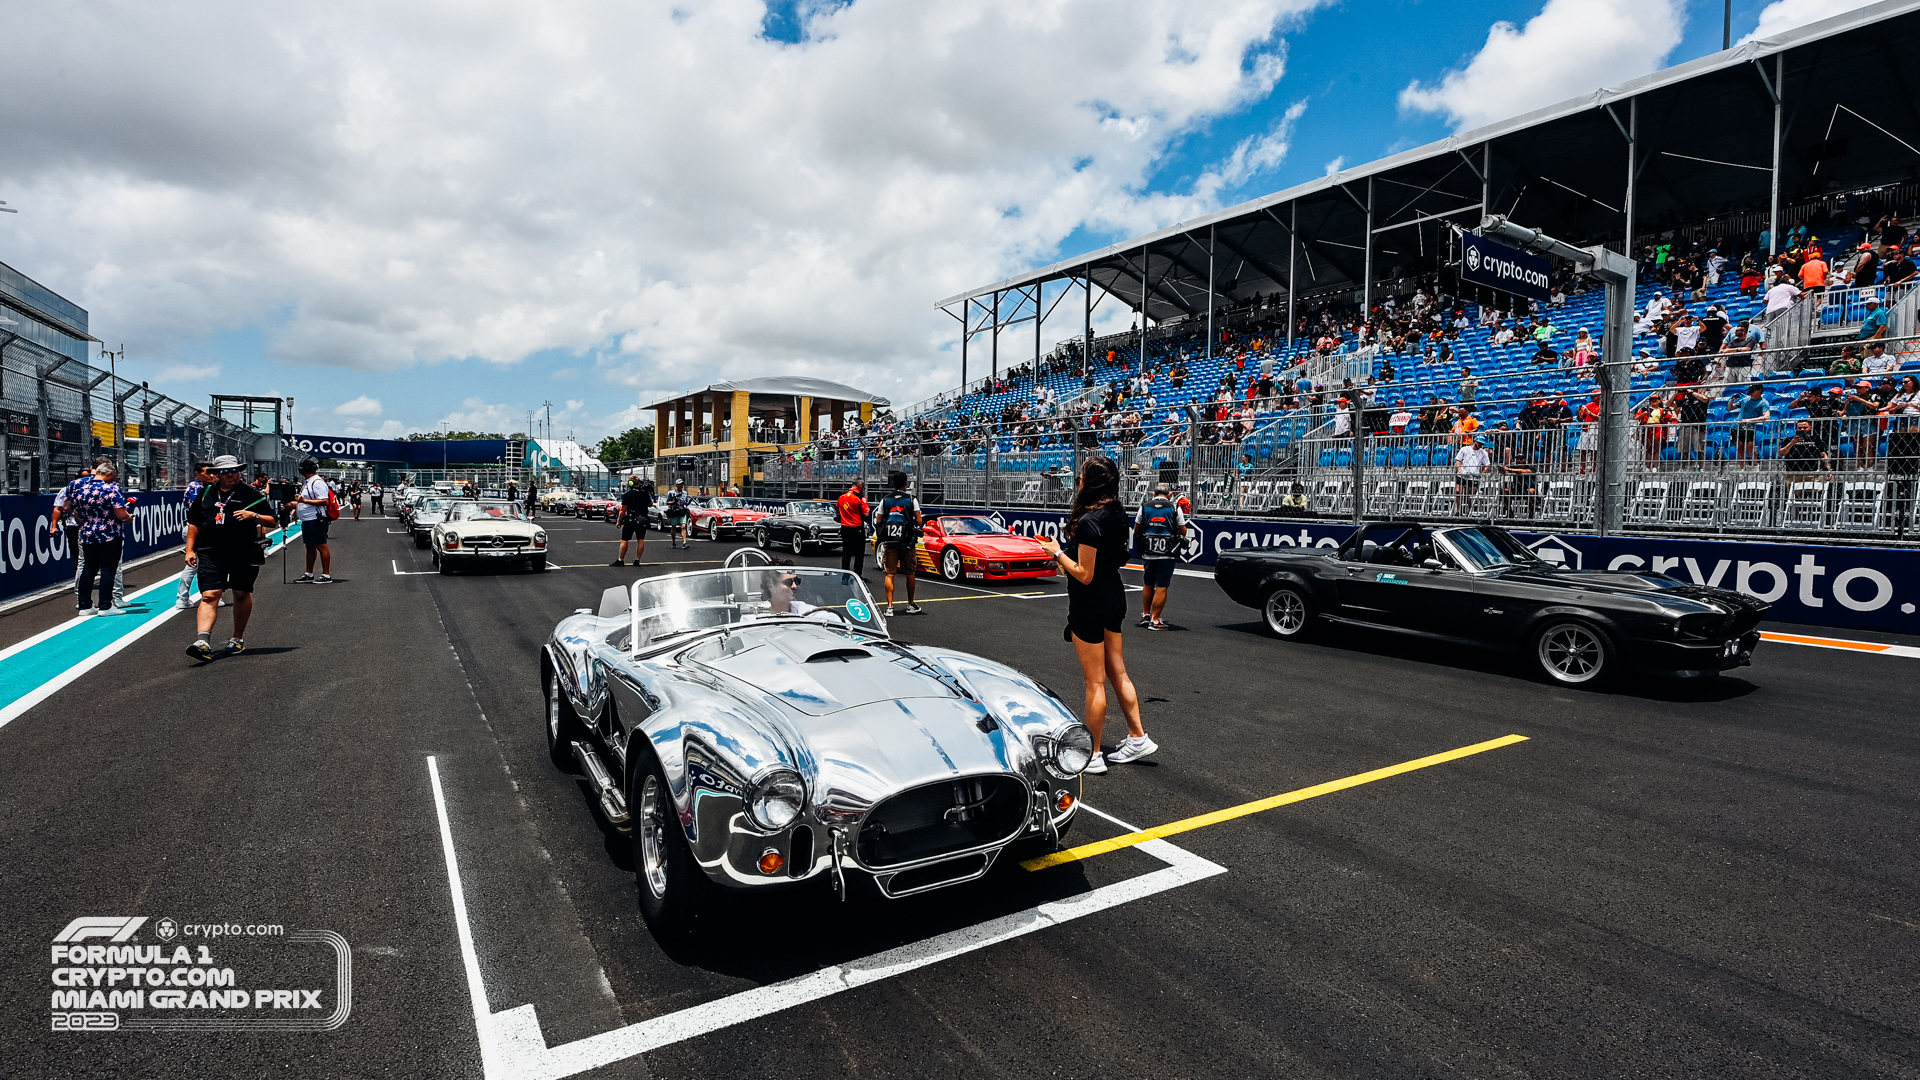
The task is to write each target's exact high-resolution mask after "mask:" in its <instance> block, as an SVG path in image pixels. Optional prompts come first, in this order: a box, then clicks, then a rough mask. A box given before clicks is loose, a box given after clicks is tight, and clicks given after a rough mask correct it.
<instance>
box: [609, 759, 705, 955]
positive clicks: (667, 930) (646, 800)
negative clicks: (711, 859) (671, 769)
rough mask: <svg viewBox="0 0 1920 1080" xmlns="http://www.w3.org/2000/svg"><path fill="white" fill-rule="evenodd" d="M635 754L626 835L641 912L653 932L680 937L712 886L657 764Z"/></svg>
mask: <svg viewBox="0 0 1920 1080" xmlns="http://www.w3.org/2000/svg"><path fill="white" fill-rule="evenodd" d="M638 758H639V759H638V760H636V761H635V762H634V769H633V777H632V780H631V782H630V783H629V784H628V794H627V806H628V807H629V808H630V809H631V812H632V814H633V828H632V830H631V832H630V836H631V838H632V843H633V874H634V877H635V878H636V879H637V882H636V884H637V885H638V886H639V888H638V889H637V890H636V891H637V892H638V893H639V894H640V916H641V918H644V919H645V920H647V926H649V927H650V928H652V930H653V932H654V933H655V934H656V935H658V936H660V937H679V936H682V935H684V934H686V933H688V932H689V931H691V930H692V929H693V922H694V919H695V918H696V917H697V916H698V914H699V913H700V912H701V911H702V910H704V909H706V908H707V907H709V906H710V905H711V902H712V899H711V898H712V897H713V894H714V893H715V892H716V891H717V890H715V889H714V887H713V883H712V882H710V881H708V880H707V875H706V874H705V872H703V871H702V870H701V869H700V864H699V863H697V862H695V861H694V858H693V851H692V849H690V848H689V847H688V846H687V834H686V830H685V829H683V828H681V826H680V815H679V813H678V812H677V811H676V810H675V809H674V805H673V793H672V791H671V790H670V789H669V788H668V787H667V778H666V775H665V773H663V772H662V771H661V769H660V763H659V762H658V761H657V760H655V758H654V756H653V754H652V753H651V752H649V751H642V753H641V754H640V755H639V756H638Z"/></svg>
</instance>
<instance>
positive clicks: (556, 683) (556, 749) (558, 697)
mask: <svg viewBox="0 0 1920 1080" xmlns="http://www.w3.org/2000/svg"><path fill="white" fill-rule="evenodd" d="M543 681H544V682H545V683H546V684H547V685H546V691H547V692H546V699H547V757H548V758H550V759H551V760H552V761H553V764H554V766H555V767H556V768H559V769H561V770H562V771H565V772H572V771H573V744H574V743H575V742H576V741H578V740H580V739H584V738H586V737H587V729H586V727H585V726H584V725H582V724H581V723H580V714H579V713H576V712H574V711H573V706H572V704H570V703H569V702H568V701H567V695H566V693H565V692H563V691H562V690H561V689H560V676H559V674H558V673H556V672H553V671H548V672H547V673H546V676H545V678H544V680H543Z"/></svg>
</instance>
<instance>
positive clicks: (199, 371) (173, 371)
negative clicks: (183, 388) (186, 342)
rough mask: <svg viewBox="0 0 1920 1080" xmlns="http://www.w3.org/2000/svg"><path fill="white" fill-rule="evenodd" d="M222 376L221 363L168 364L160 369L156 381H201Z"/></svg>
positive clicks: (163, 382)
mask: <svg viewBox="0 0 1920 1080" xmlns="http://www.w3.org/2000/svg"><path fill="white" fill-rule="evenodd" d="M219 377H220V365H219V364H168V365H167V366H166V367H163V368H161V369H160V371H159V373H158V375H157V376H156V379H155V381H157V382H160V383H162V384H165V383H180V382H200V381H202V380H204V379H217V378H219Z"/></svg>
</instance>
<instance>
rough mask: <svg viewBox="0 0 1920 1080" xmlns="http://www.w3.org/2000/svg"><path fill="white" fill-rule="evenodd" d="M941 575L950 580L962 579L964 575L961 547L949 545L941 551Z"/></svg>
mask: <svg viewBox="0 0 1920 1080" xmlns="http://www.w3.org/2000/svg"><path fill="white" fill-rule="evenodd" d="M940 576H941V577H943V578H945V579H947V580H948V581H959V580H960V578H961V576H962V575H961V571H960V549H959V548H955V547H949V548H947V550H945V551H943V552H941V553H940Z"/></svg>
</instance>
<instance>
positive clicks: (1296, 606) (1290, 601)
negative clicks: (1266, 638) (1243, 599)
mask: <svg viewBox="0 0 1920 1080" xmlns="http://www.w3.org/2000/svg"><path fill="white" fill-rule="evenodd" d="M1260 614H1261V616H1262V617H1263V618H1264V619H1265V620H1266V623H1267V630H1268V632H1270V633H1271V634H1273V636H1274V637H1277V638H1279V639H1281V640H1282V641H1299V640H1301V639H1303V638H1305V637H1306V636H1307V635H1308V634H1309V633H1310V632H1311V631H1312V629H1313V601H1311V600H1309V599H1307V597H1306V594H1305V593H1302V592H1301V591H1300V590H1299V589H1298V588H1296V587H1294V586H1292V585H1282V586H1280V587H1279V588H1277V589H1274V590H1273V591H1272V592H1270V593H1268V594H1267V598H1266V600H1265V601H1264V602H1262V603H1261V605H1260Z"/></svg>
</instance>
